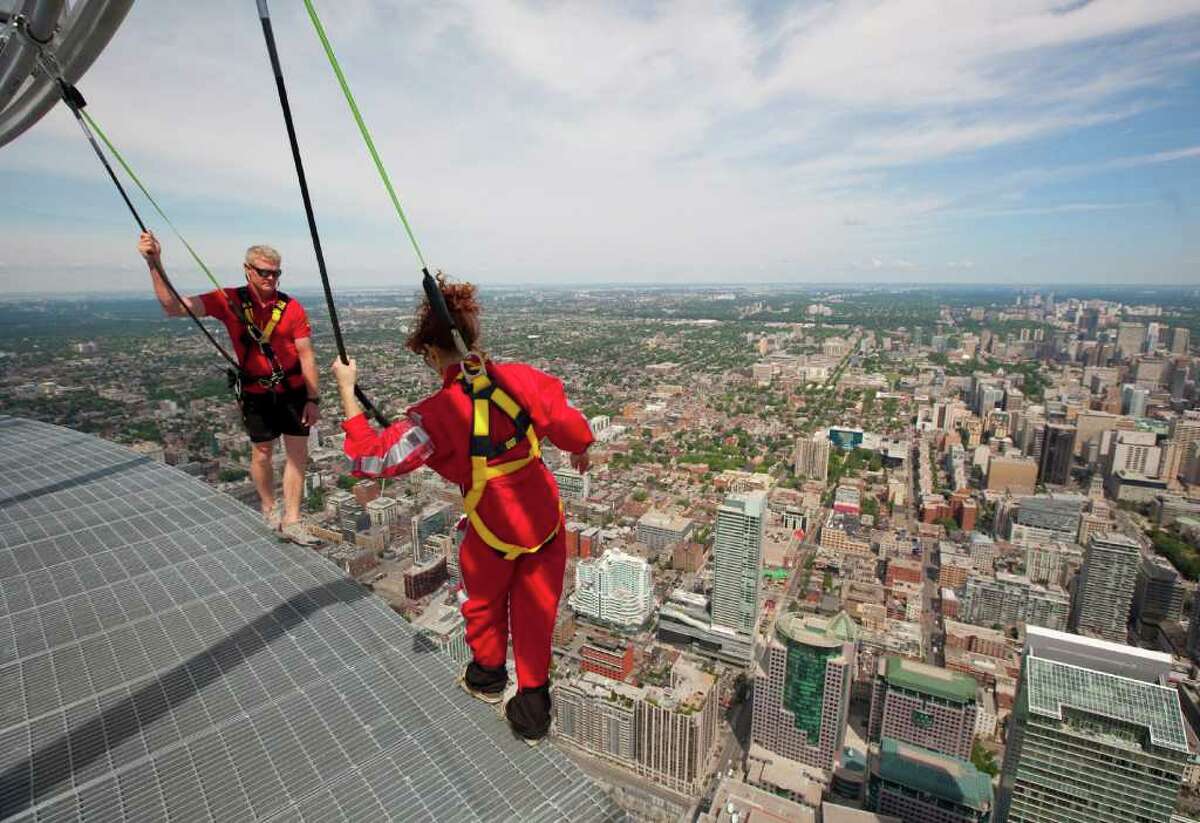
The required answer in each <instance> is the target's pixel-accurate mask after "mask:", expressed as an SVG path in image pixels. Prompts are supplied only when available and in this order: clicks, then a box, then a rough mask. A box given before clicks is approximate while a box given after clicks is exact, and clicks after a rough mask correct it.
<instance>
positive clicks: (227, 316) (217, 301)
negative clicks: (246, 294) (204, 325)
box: [200, 290, 233, 323]
mask: <svg viewBox="0 0 1200 823" xmlns="http://www.w3.org/2000/svg"><path fill="white" fill-rule="evenodd" d="M200 302H201V303H203V304H204V313H205V314H206V315H208V316H209V317H214V318H216V319H217V320H220V321H221V322H222V323H226V322H228V321H229V320H231V319H232V315H233V312H232V310H231V309H230V308H229V295H228V294H227V293H226V292H224V291H216V290H213V291H206V292H205V293H204V294H202V295H200Z"/></svg>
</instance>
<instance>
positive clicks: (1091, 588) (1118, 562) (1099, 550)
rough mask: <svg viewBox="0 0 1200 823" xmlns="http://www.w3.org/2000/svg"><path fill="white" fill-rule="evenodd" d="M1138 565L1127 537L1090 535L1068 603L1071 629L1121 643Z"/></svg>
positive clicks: (1135, 551) (1133, 545) (1134, 546)
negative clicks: (1072, 595) (1071, 596)
mask: <svg viewBox="0 0 1200 823" xmlns="http://www.w3.org/2000/svg"><path fill="white" fill-rule="evenodd" d="M1140 565H1141V553H1140V551H1139V548H1138V544H1137V543H1136V542H1134V541H1133V540H1131V539H1130V538H1128V537H1126V536H1125V535H1123V534H1120V533H1118V532H1103V533H1101V534H1094V535H1092V538H1091V540H1089V541H1088V545H1087V548H1086V549H1085V550H1084V552H1083V568H1082V570H1081V571H1080V573H1079V579H1078V581H1077V583H1076V586H1075V597H1074V601H1073V602H1072V604H1071V606H1072V610H1071V628H1072V630H1073V631H1076V632H1078V633H1080V634H1086V635H1092V636H1097V637H1102V638H1104V639H1105V640H1111V641H1113V642H1116V643H1123V642H1125V639H1126V637H1127V636H1128V631H1127V628H1126V627H1127V624H1128V622H1129V610H1130V607H1131V606H1132V604H1133V591H1134V588H1135V586H1136V584H1137V573H1138V567H1139V566H1140Z"/></svg>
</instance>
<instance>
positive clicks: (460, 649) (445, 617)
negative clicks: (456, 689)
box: [412, 602, 471, 666]
mask: <svg viewBox="0 0 1200 823" xmlns="http://www.w3.org/2000/svg"><path fill="white" fill-rule="evenodd" d="M412 627H413V630H414V631H415V632H416V634H417V635H418V636H420V637H423V638H425V639H426V640H428V641H429V642H430V643H431V644H432V645H433V646H434V647H436V648H437V649H438V651H441V652H443V653H445V654H446V655H447V656H448V657H449V658H450V659H451V660H453V661H454V662H455V663H457V664H458V665H460V666H465V665H467V664H468V663H470V662H471V649H470V647H468V646H467V622H466V620H465V619H463V616H462V611H461V610H460V609H459V608H458V607H457V605H450V604H448V603H437V602H434V603H430V604H429V605H428V606H427V607H426V608H425V610H424V611H422V612H421V613H420V614H419V615H418V616H417V617H416V618H414V619H413V621H412Z"/></svg>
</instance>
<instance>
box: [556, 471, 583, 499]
mask: <svg viewBox="0 0 1200 823" xmlns="http://www.w3.org/2000/svg"><path fill="white" fill-rule="evenodd" d="M554 479H555V481H557V482H558V493H559V495H560V496H561V497H562V499H563V500H587V499H588V498H589V497H591V496H592V476H591V475H590V474H588V473H587V472H577V471H575V469H573V468H571V467H570V466H563V467H561V468H558V469H555V470H554Z"/></svg>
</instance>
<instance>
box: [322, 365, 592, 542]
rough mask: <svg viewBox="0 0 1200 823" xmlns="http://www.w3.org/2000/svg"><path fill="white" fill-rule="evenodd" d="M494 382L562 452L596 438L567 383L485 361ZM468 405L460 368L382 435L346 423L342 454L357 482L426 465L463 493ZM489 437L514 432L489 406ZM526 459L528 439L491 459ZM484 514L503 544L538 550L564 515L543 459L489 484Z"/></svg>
mask: <svg viewBox="0 0 1200 823" xmlns="http://www.w3.org/2000/svg"><path fill="white" fill-rule="evenodd" d="M487 370H488V375H489V376H490V377H491V379H492V381H493V382H494V383H496V384H497V385H499V386H500V387H501V388H503V389H504V391H505V392H507V393H508V394H509V395H510V396H511V397H512V398H513V400H515V401H516V402H517V404H518V405H519V406H520V407H521V408H523V409H524V410H525V411H526V412H528V414H529V417H530V419H531V421H532V423H533V429H534V432H535V433H536V434H537V436H538V438H539V439H546V440H549V441H550V442H551V443H553V444H554V445H555V446H557V447H558V448H560V449H562V450H563V451H567V452H571V453H573V454H578V453H580V452H583V451H585V450H586V449H587V448H588V446H590V445H591V443H592V441H593V439H594V438H593V437H592V431H591V428H590V427H589V426H588V422H587V418H585V417H584V416H583V414H582V413H581V412H580V411H579V410H578V409H576V408H575V407H574V406H572V405H571V404H570V403H569V402H568V401H567V397H566V393H565V392H564V390H563V384H562V381H561V380H559V379H558V378H556V377H553V376H552V375H549V374H546V373H545V372H543V371H540V370H538V369H535V368H533V367H532V366H528V365H525V364H524V363H494V362H491V361H489V362H488V364H487ZM471 415H472V409H471V400H470V398H469V397H468V396H467V393H466V391H465V390H464V387H463V385H462V381H461V380H460V379H459V368H458V366H451V367H450V368H448V369H446V371H445V372H444V374H443V375H442V388H441V390H440V391H438V392H437V393H435V394H433V395H431V396H430V397H427V398H426V399H425V400H422V401H421V402H420V403H417V404H416V405H415V406H413V407H412V408H410V409H409V410H408V412H407V414H406V416H405V417H402V418H400V419H399V420H397V421H395V422H393V423H392V424H391V425H390V426H388V427H387V428H386V429H385V430H383V431H382V432H378V431H376V430H375V429H373V428H372V427H371V424H370V423H369V422H367V418H366V416H365V415H363V414H359V415H356V416H355V417H352V418H350V419H349V420H347V421H346V422H344V423H343V424H342V429H343V430H344V431H345V432H346V442H345V445H344V447H343V448H344V450H345V452H346V455H347V456H348V457H349V458H350V460H351V461H352V466H351V472H352V473H353V474H354V475H355V476H358V477H380V476H382V477H393V476H396V475H400V474H406V473H408V472H411V471H413V470H414V469H416V468H418V467H419V466H421V465H427V466H429V467H430V468H431V469H433V470H434V471H436V472H437V473H438V474H440V475H441V476H442V477H444V478H446V479H447V480H449V481H451V482H452V483H456V484H457V485H458V487H459V491H460V492H462V493H463V494H465V493H466V492H467V490H469V489H470V487H471V458H470V440H471V430H472V417H471ZM490 433H491V439H492V442H494V443H502V442H504V441H505V440H507V439H508V438H510V437H511V436H512V435H513V434H514V433H515V429H514V427H513V424H512V420H510V419H509V417H508V415H506V414H505V413H504V412H503V411H501V410H500V409H499V408H497V407H496V406H495V405H492V406H491V421H490ZM528 454H529V442H528V440H524V439H523V440H521V441H520V443H519V444H518V445H517V446H515V447H514V448H513V449H512V450H510V451H508V452H506V453H505V454H502V455H500V456H498V457H496V458H494V459H492V460H491V461H489V464H490V465H495V464H499V463H507V462H509V461H512V460H517V459H519V458H522V457H525V456H526V455H528ZM477 511H478V513H479V516H480V517H481V518H482V519H483V522H484V523H486V524H487V526H488V528H489V529H491V530H492V531H493V532H495V534H496V536H497V537H499V538H500V539H501V540H503V541H505V542H506V543H514V544H516V545H521V546H536V545H538V544H539V543H540V542H541V541H543V540H545V539H546V536H547V535H548V534H550V533H551V532H552V531H553V530H554V528H555V526H556V525H557V523H558V519H559V517H560V507H559V497H558V486H557V484H556V483H555V482H554V475H553V474H551V472H550V470H549V469H547V468H546V465H545V464H544V463H542V461H540V460H534V461H532V462H531V463H529V464H528V465H526V466H525V467H524V468H522V469H520V470H519V471H516V472H513V473H512V474H508V475H504V476H502V477H497V478H494V479H492V480H490V481H488V484H487V488H486V489H485V491H484V493H483V498H482V499H481V500H480V501H479V506H478V508H477Z"/></svg>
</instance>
